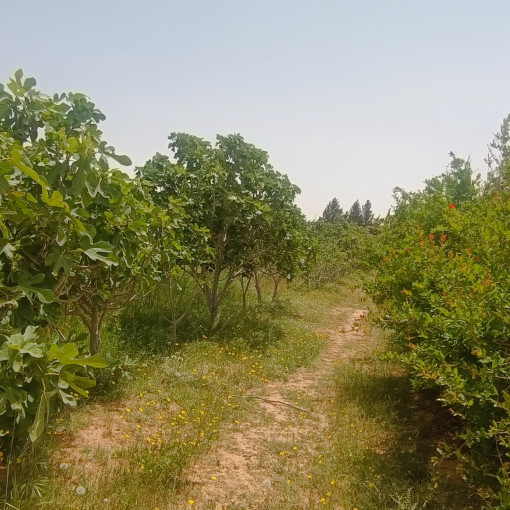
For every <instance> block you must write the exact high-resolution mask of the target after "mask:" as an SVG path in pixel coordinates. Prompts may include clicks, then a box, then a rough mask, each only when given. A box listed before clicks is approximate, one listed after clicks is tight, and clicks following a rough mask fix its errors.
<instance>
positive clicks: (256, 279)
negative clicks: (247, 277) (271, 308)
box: [253, 271, 262, 303]
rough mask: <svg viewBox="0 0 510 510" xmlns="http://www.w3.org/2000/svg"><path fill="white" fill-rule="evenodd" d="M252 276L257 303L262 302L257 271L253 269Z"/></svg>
mask: <svg viewBox="0 0 510 510" xmlns="http://www.w3.org/2000/svg"><path fill="white" fill-rule="evenodd" d="M253 276H254V278H255V289H256V291H257V301H258V302H259V303H262V291H261V290H260V280H259V275H258V273H257V271H255V272H254V273H253Z"/></svg>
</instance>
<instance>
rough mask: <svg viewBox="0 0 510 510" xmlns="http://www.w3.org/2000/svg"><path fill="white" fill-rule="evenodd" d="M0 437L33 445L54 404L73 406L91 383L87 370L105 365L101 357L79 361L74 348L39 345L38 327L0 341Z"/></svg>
mask: <svg viewBox="0 0 510 510" xmlns="http://www.w3.org/2000/svg"><path fill="white" fill-rule="evenodd" d="M0 341H1V346H0V437H1V438H5V437H6V436H13V435H15V437H16V438H17V437H18V436H19V437H20V438H24V437H25V434H26V433H27V432H28V434H29V437H30V439H31V440H32V441H35V440H36V439H37V438H38V437H39V436H40V435H41V434H42V432H43V431H44V428H45V426H46V424H47V422H48V418H49V416H50V412H51V410H52V408H53V406H54V401H55V400H58V401H60V402H62V403H64V404H66V405H70V406H76V403H77V399H79V398H80V396H82V397H87V396H88V390H89V389H90V388H92V387H93V386H95V380H94V379H93V377H91V375H90V374H89V372H88V370H87V368H88V367H95V368H102V367H105V366H106V364H105V362H104V360H103V358H101V356H99V355H97V354H96V355H94V356H89V357H83V356H79V349H78V347H77V345H76V344H75V343H66V344H64V345H62V346H59V345H57V344H56V343H44V342H41V340H40V338H39V336H38V332H37V328H36V327H33V326H28V327H27V328H26V329H25V332H24V333H23V334H22V333H13V334H11V335H10V336H6V335H2V336H0Z"/></svg>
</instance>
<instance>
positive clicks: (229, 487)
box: [170, 308, 373, 510]
mask: <svg viewBox="0 0 510 510" xmlns="http://www.w3.org/2000/svg"><path fill="white" fill-rule="evenodd" d="M365 312H366V311H365V310H357V309H354V308H334V309H333V310H332V311H331V317H330V319H329V320H328V323H327V324H328V327H327V329H321V330H320V331H318V332H319V333H322V334H323V335H324V336H325V337H326V338H327V340H328V345H327V347H326V349H325V350H324V351H323V353H322V354H321V356H320V357H319V359H318V360H317V361H316V363H315V364H314V366H313V367H312V368H310V369H305V368H302V369H299V370H298V371H297V372H295V373H294V374H292V375H291V376H290V377H289V378H288V380H287V381H283V382H282V381H278V382H273V383H269V384H267V385H265V386H263V387H262V388H259V389H257V390H256V391H253V393H252V396H254V395H257V396H260V397H263V398H265V399H268V400H280V401H285V402H289V403H293V404H295V405H297V406H299V407H302V408H306V409H308V410H310V413H306V412H303V411H300V410H298V409H295V408H292V407H289V406H285V405H281V404H277V403H276V404H275V403H267V402H265V401H263V400H260V399H259V400H257V404H255V405H254V406H253V411H252V412H251V413H250V415H249V416H248V417H247V419H246V421H245V422H244V423H239V424H238V425H232V427H230V428H229V429H227V430H225V431H224V432H223V434H222V435H221V436H220V438H219V439H218V441H216V442H215V443H214V444H213V446H212V448H211V449H210V450H209V451H207V452H205V453H204V454H203V455H202V456H200V457H199V458H198V459H197V461H196V463H195V464H194V465H193V466H192V468H191V469H189V470H188V472H187V473H185V476H184V479H185V480H186V482H185V486H186V487H187V489H189V488H190V487H191V488H192V492H191V493H192V494H193V498H194V499H193V501H194V502H193V508H199V509H215V510H220V509H227V508H237V509H241V508H243V509H249V508H252V509H255V508H257V509H260V508H264V507H268V508H269V507H271V508H278V501H277V499H278V497H279V496H278V492H277V491H276V490H275V487H276V485H277V484H278V483H281V482H282V479H283V478H286V477H287V476H288V474H286V473H282V472H281V469H279V468H278V462H279V460H280V459H281V457H282V456H288V457H289V461H290V462H288V463H287V468H288V469H290V470H292V471H293V472H302V473H306V472H307V466H309V465H310V462H312V459H314V458H316V456H317V454H318V447H319V445H320V444H324V436H326V435H327V433H328V432H327V431H328V429H329V427H330V420H331V418H332V409H331V408H332V405H331V404H332V400H333V399H334V397H335V395H334V391H333V388H332V386H331V384H328V381H331V378H332V374H333V371H334V368H335V365H337V364H338V363H343V362H345V361H346V360H348V359H355V358H358V357H362V356H363V355H364V354H366V353H367V351H368V350H370V349H371V348H372V347H373V340H371V338H370V337H369V336H368V335H366V334H364V333H363V332H362V331H361V330H360V329H359V328H356V327H355V325H356V323H357V322H358V321H359V319H360V318H361V316H362V315H363V314H364V313H365ZM233 398H237V397H233ZM292 444H298V445H299V447H296V446H295V447H293V446H292ZM282 445H283V446H282ZM285 445H288V449H287V450H285V449H283V450H281V448H285ZM287 483H289V484H290V480H288V482H287ZM184 492H186V495H185V494H184ZM280 492H281V491H280ZM189 494H190V491H189V490H186V491H183V494H181V495H179V496H178V498H177V500H176V502H175V503H174V504H172V505H171V507H170V508H172V509H176V508H179V509H180V508H189V502H188V501H189V500H188V498H189ZM316 496H317V495H316V494H314V493H313V491H311V493H309V494H300V500H301V501H302V505H303V507H302V508H310V506H312V507H313V506H314V505H313V504H312V501H314V500H315V501H317V497H316ZM281 508H285V506H282V507H281Z"/></svg>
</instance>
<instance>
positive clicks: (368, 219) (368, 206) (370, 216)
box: [361, 200, 374, 225]
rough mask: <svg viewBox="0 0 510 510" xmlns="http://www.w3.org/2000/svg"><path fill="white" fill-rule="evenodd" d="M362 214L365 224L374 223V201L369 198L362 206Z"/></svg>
mask: <svg viewBox="0 0 510 510" xmlns="http://www.w3.org/2000/svg"><path fill="white" fill-rule="evenodd" d="M361 214H362V215H363V225H372V223H373V221H374V213H373V212H372V202H370V200H367V201H366V202H365V204H364V205H363V207H362V208H361Z"/></svg>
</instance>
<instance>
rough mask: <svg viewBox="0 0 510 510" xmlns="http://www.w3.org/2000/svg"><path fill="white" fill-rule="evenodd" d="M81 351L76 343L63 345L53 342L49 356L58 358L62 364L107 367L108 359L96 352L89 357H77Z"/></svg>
mask: <svg viewBox="0 0 510 510" xmlns="http://www.w3.org/2000/svg"><path fill="white" fill-rule="evenodd" d="M78 354H79V351H78V347H77V346H76V344H72V343H67V344H64V345H63V346H62V347H59V346H58V345H57V344H53V345H52V346H51V347H50V352H49V358H50V359H57V360H58V361H59V362H60V363H61V364H62V365H82V366H88V367H93V368H105V367H106V361H105V359H104V358H103V357H102V356H100V355H99V354H94V356H90V357H88V358H76V356H78Z"/></svg>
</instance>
